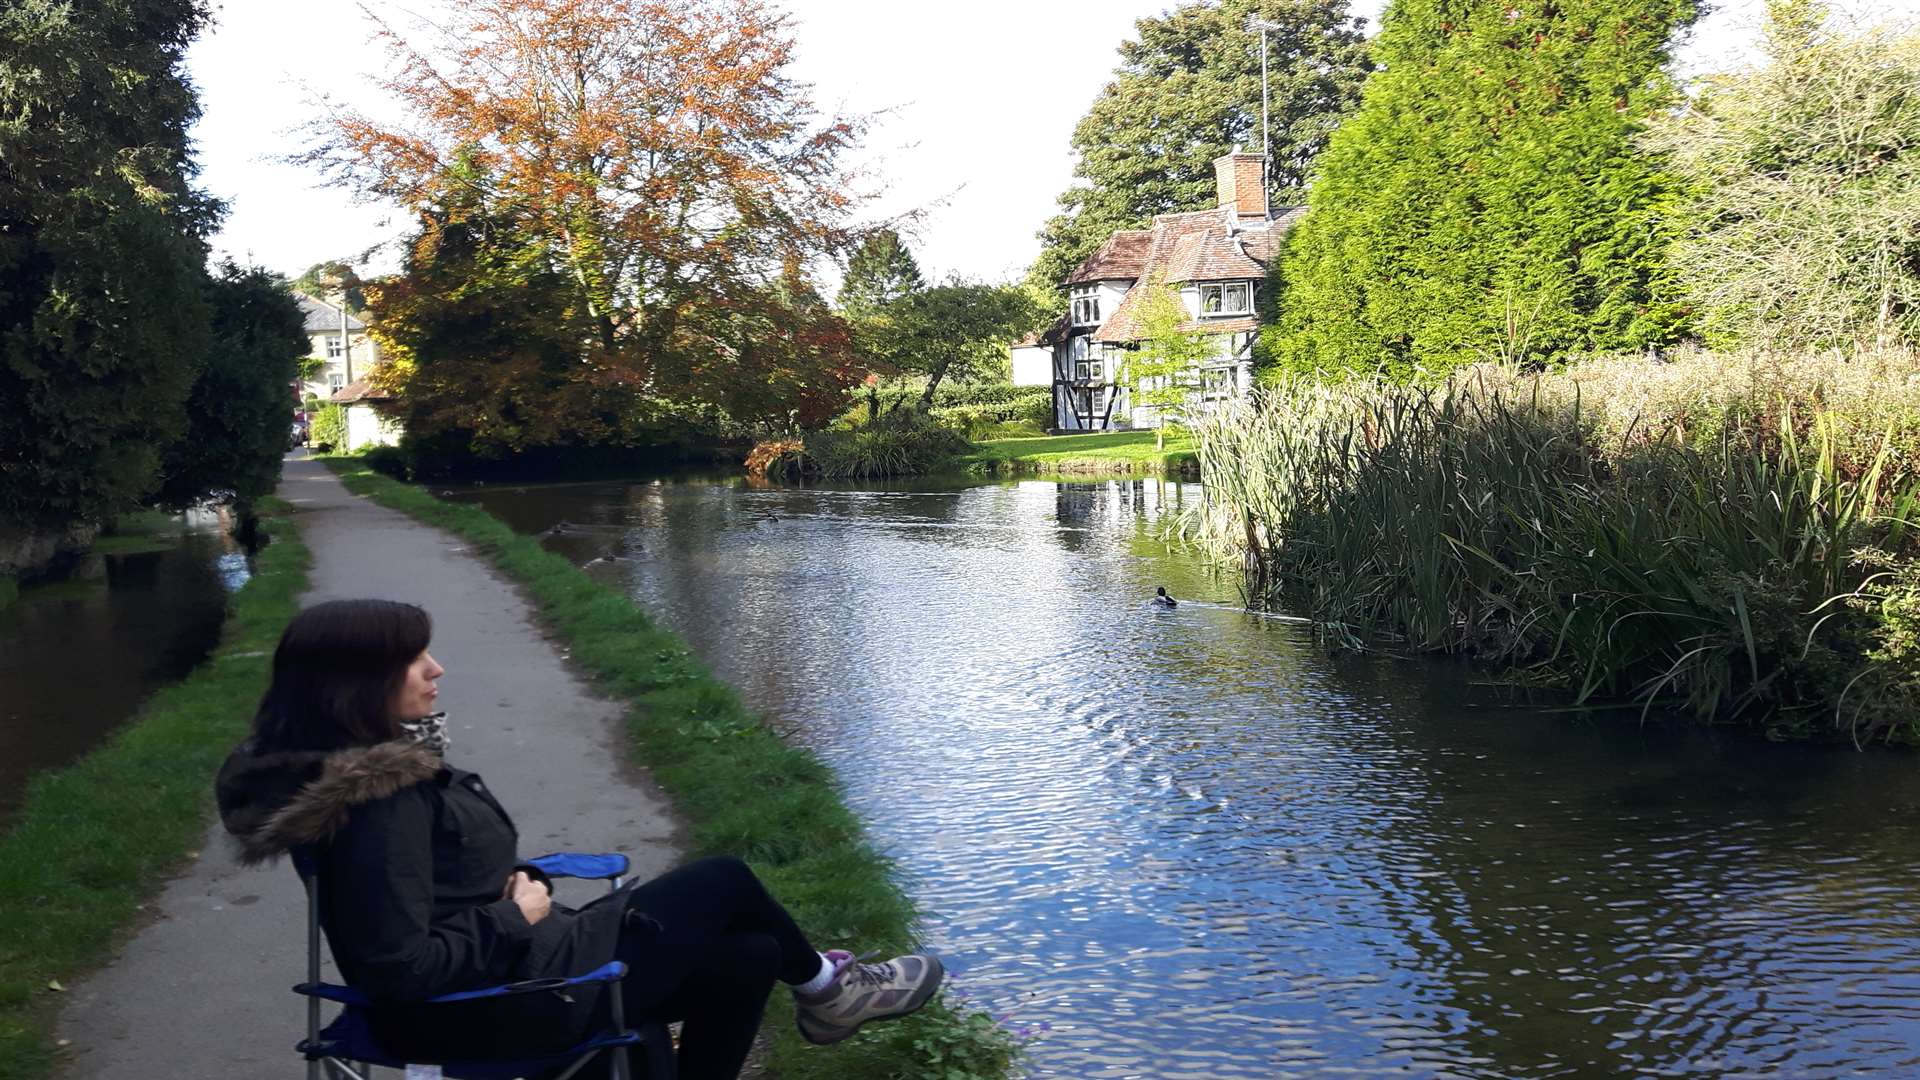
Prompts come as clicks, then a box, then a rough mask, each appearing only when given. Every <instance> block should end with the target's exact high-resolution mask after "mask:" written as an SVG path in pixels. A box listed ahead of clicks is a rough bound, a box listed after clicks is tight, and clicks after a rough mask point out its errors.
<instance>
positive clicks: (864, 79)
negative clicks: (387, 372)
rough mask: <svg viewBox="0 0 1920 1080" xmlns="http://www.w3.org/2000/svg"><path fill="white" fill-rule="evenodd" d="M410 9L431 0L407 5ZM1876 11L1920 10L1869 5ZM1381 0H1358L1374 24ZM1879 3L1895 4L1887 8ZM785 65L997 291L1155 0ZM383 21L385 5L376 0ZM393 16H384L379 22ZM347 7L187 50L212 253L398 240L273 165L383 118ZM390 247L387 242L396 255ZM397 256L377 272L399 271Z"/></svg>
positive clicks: (819, 41) (934, 248) (906, 9)
mask: <svg viewBox="0 0 1920 1080" xmlns="http://www.w3.org/2000/svg"><path fill="white" fill-rule="evenodd" d="M416 2H417V3H420V4H422V6H421V7H416V8H415V10H428V9H430V6H431V3H432V0H416ZM1865 2H1874V3H1875V4H1876V5H1877V6H1876V10H1879V11H1887V10H1895V11H1898V10H1900V9H1913V8H1915V7H1916V6H1920V0H1865ZM1384 3H1385V0H1357V2H1356V3H1355V5H1354V10H1355V13H1356V14H1359V15H1362V16H1365V17H1366V18H1367V19H1368V25H1369V29H1370V30H1371V29H1372V27H1373V25H1374V22H1375V20H1377V18H1378V15H1379V11H1380V9H1381V7H1382V6H1384ZM1760 5H1761V0H1726V2H1725V3H1723V4H1721V5H1719V8H1718V10H1716V11H1714V12H1713V13H1712V14H1710V15H1709V16H1708V17H1707V18H1706V19H1705V20H1703V21H1702V23H1701V24H1700V26H1699V27H1697V28H1696V30H1695V32H1694V34H1693V40H1692V41H1691V42H1690V43H1689V44H1688V45H1687V46H1686V48H1685V49H1683V51H1682V53H1681V62H1682V65H1683V68H1684V69H1686V70H1689V71H1699V70H1715V69H1719V68H1721V67H1723V66H1725V65H1726V64H1729V63H1731V62H1734V61H1737V60H1738V59H1739V58H1740V57H1741V56H1742V55H1743V54H1744V51H1745V50H1747V49H1749V48H1750V47H1751V44H1752V42H1753V41H1754V39H1755V35H1756V30H1757V25H1758V12H1759V10H1760ZM1888 5H1893V7H1892V8H1889V6H1888ZM782 6H783V7H784V8H785V10H787V11H789V12H790V13H791V14H792V16H793V19H794V31H795V34H796V37H797V40H798V49H797V52H798V59H797V61H796V68H795V73H796V74H797V75H798V77H800V78H801V79H803V80H805V81H807V82H810V83H812V84H813V86H814V99H815V101H816V102H817V103H818V104H819V105H820V106H821V108H823V109H826V110H843V111H848V112H854V113H884V115H883V116H882V118H881V119H880V122H879V123H878V124H877V126H876V127H875V129H874V131H873V133H872V135H871V137H870V138H869V139H868V142H867V147H866V149H865V150H864V151H863V152H862V155H861V161H862V163H863V164H864V165H866V166H867V167H868V168H869V169H870V170H871V171H872V172H873V173H874V174H875V175H876V176H877V177H879V178H881V179H882V180H883V181H884V183H885V186H886V189H887V193H886V195H885V196H884V197H883V198H882V199H881V200H880V201H879V202H878V203H877V204H876V205H875V206H874V207H873V211H874V212H875V213H876V214H879V215H892V214H895V213H899V212H901V211H904V210H908V209H911V208H916V207H920V208H928V213H927V214H926V216H925V217H924V219H923V222H922V224H921V225H920V226H919V228H918V231H917V234H916V235H915V236H913V237H912V245H913V247H914V249H915V251H916V253H917V254H918V255H919V258H920V262H921V265H922V267H923V268H924V269H925V270H927V271H928V272H929V276H939V275H944V274H946V273H949V272H957V273H962V274H966V275H969V276H972V277H983V278H989V279H1002V278H1011V277H1014V276H1017V275H1019V274H1020V273H1021V272H1023V271H1024V269H1025V268H1026V266H1027V264H1028V263H1029V262H1030V261H1032V259H1033V256H1034V254H1035V252H1036V251H1037V250H1038V247H1039V245H1038V242H1037V241H1036V240H1035V239H1034V233H1035V231H1036V230H1037V229H1039V227H1040V225H1041V223H1042V222H1043V221H1045V220H1046V218H1047V217H1048V216H1049V215H1050V214H1052V213H1053V210H1054V198H1055V196H1057V195H1058V194H1059V193H1060V191H1061V190H1062V189H1063V188H1064V187H1065V186H1066V185H1067V182H1068V180H1069V179H1070V178H1071V174H1072V171H1073V158H1072V155H1071V154H1070V153H1069V150H1068V145H1067V140H1068V138H1069V136H1070V135H1071V134H1072V131H1073V126H1074V124H1075V122H1077V121H1078V120H1079V118H1080V116H1081V115H1082V114H1083V113H1084V112H1085V111H1086V109H1087V106H1088V105H1089V104H1090V103H1091V102H1092V101H1093V99H1094V97H1095V95H1097V94H1098V93H1099V91H1100V88H1101V86H1102V85H1104V84H1105V82H1106V80H1107V78H1108V76H1109V75H1110V73H1111V72H1112V69H1113V66H1114V63H1115V60H1116V55H1115V49H1116V48H1117V47H1118V45H1119V44H1120V42H1121V41H1123V40H1125V39H1127V38H1129V37H1131V36H1132V32H1133V23H1134V21H1135V20H1136V19H1139V18H1141V17H1143V16H1147V15H1153V14H1158V13H1159V12H1161V11H1163V10H1166V9H1167V8H1168V7H1169V6H1170V5H1169V3H1167V2H1166V0H969V2H967V3H959V4H946V3H931V4H905V3H900V2H898V0H888V2H884V3H882V2H873V0H787V2H786V3H785V4H783V5H782ZM381 10H382V11H385V12H388V13H393V12H395V11H396V8H394V7H392V6H388V5H386V4H382V5H381ZM390 17H392V15H391V14H390ZM370 33H371V24H370V23H369V22H368V21H367V20H366V19H365V18H364V16H362V14H361V12H360V8H359V5H358V4H357V3H353V2H349V0H306V2H304V3H301V4H298V5H293V4H287V3H285V2H284V0H225V2H224V3H222V4H221V5H220V6H219V8H218V11H217V15H216V22H215V24H214V27H213V29H212V30H211V31H210V32H209V33H207V34H206V35H205V36H203V37H202V38H201V40H200V41H199V42H197V43H196V44H195V45H194V47H193V49H192V51H191V52H190V53H189V54H188V67H189V69H190V73H191V75H192V78H193V80H194V82H195V83H196V84H197V85H198V87H199V88H200V93H201V105H202V108H203V110H204V115H203V117H202V119H201V121H200V124H199V125H198V127H197V128H196V129H195V132H194V134H195V138H196V139H197V142H198V147H199V155H200V162H201V165H202V170H203V171H202V174H201V182H202V183H203V184H204V185H205V186H206V187H207V188H208V189H209V190H211V191H212V192H213V194H215V195H216V196H218V197H220V198H222V199H225V200H227V202H228V204H229V213H228V216H227V219H226V224H225V228H223V229H222V230H221V231H220V233H219V234H218V235H217V236H215V238H214V246H215V250H216V252H217V253H221V254H231V255H233V256H234V257H236V258H238V259H240V260H242V261H246V262H255V263H258V264H260V265H263V266H266V267H269V268H271V269H274V270H279V271H282V272H285V273H288V274H297V273H299V272H300V271H301V270H303V269H305V268H306V267H307V266H309V265H311V264H313V263H316V262H320V261H322V260H325V259H331V258H338V257H342V256H346V255H349V254H351V253H354V252H358V251H361V250H363V249H365V248H368V247H370V246H372V245H374V244H377V243H380V242H381V241H385V240H391V239H392V238H394V237H396V236H398V235H400V233H401V232H402V231H403V229H404V225H405V222H404V221H403V220H402V219H401V218H400V217H399V216H398V215H397V214H395V213H394V211H393V210H391V209H390V208H382V207H373V206H364V205H355V204H354V202H353V201H352V199H351V198H350V197H349V196H348V195H347V194H346V193H345V192H342V191H338V190H333V189H328V188H322V187H316V186H315V183H314V177H313V175H312V174H311V173H310V172H309V171H307V170H305V169H302V168H300V167H296V166H293V165H287V164H283V163H281V162H280V161H278V160H277V159H278V157H280V156H281V155H285V154H288V153H290V152H293V151H295V150H298V149H299V148H301V146H302V145H303V137H302V136H301V134H300V133H299V131H298V130H297V129H298V126H299V125H300V124H301V123H302V122H303V121H304V120H305V119H306V118H308V117H311V116H312V115H314V111H313V109H312V108H311V107H310V105H309V104H308V103H309V102H310V101H312V100H313V99H314V98H315V96H316V95H318V94H323V93H324V94H327V95H331V96H334V97H337V98H341V99H344V100H347V101H350V102H355V103H357V104H359V105H361V106H362V107H365V108H368V109H371V110H376V111H383V110H384V109H389V108H390V106H384V105H383V103H382V102H380V101H379V99H378V97H377V95H375V94H373V93H372V92H371V90H370V87H369V86H368V82H369V79H370V78H371V77H373V76H374V75H377V74H378V73H379V72H380V71H382V70H383V69H384V65H385V56H384V55H383V54H382V53H381V52H380V51H379V49H378V48H377V47H376V46H375V45H374V44H373V43H372V42H371V41H370V40H369V36H370ZM390 249H391V245H389V251H390ZM393 264H394V258H393V256H392V255H391V254H387V255H384V256H382V257H379V258H377V259H376V260H375V261H374V263H373V266H372V269H374V270H376V271H377V270H387V269H391V268H392V266H393Z"/></svg>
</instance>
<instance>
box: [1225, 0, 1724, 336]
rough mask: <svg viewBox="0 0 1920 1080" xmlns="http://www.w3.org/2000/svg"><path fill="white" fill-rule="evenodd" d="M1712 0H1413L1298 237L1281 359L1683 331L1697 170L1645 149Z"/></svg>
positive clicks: (1388, 39) (1324, 166)
mask: <svg viewBox="0 0 1920 1080" xmlns="http://www.w3.org/2000/svg"><path fill="white" fill-rule="evenodd" d="M1694 12H1695V2H1694V0H1501V2H1499V3H1494V2H1490V0H1395V2H1394V3H1393V4H1392V5H1391V6H1390V7H1389V8H1388V9H1387V12H1386V15H1385V18H1384V20H1383V24H1382V29H1381V32H1380V36H1379V37H1378V39H1376V41H1375V42H1374V56H1375V58H1376V59H1377V60H1378V61H1379V62H1380V64H1381V66H1382V69H1383V70H1381V71H1380V72H1379V73H1378V74H1376V75H1374V76H1373V78H1372V79H1371V81H1369V82H1368V84H1367V87H1366V92H1365V95H1364V100H1363V102H1362V104H1361V106H1360V110H1359V112H1357V113H1356V114H1355V115H1354V117H1353V119H1352V120H1350V121H1349V122H1348V123H1346V124H1345V125H1343V126H1342V127H1341V128H1340V130H1339V131H1338V132H1336V133H1335V135H1334V137H1333V139H1332V141H1331V142H1330V144H1329V145H1328V148H1327V151H1326V153H1325V154H1324V155H1323V156H1322V157H1321V159H1320V165H1319V171H1318V173H1317V178H1316V180H1315V182H1314V185H1313V189H1312V192H1311V194H1310V195H1309V198H1308V207H1309V210H1308V214H1307V217H1306V219H1305V220H1304V221H1303V222H1302V223H1301V224H1300V225H1299V226H1298V227H1297V228H1296V229H1295V230H1294V232H1293V233H1292V235H1291V236H1290V237H1289V241H1288V244H1287V250H1286V252H1285V254H1284V256H1283V260H1282V262H1283V268H1282V277H1283V281H1284V294H1283V295H1282V296H1281V297H1280V298H1279V303H1280V312H1279V322H1278V324H1277V326H1276V327H1275V328H1273V329H1272V330H1271V331H1270V332H1269V333H1267V334H1266V335H1264V339H1263V342H1262V354H1263V359H1266V360H1268V361H1274V360H1277V361H1279V362H1281V363H1283V364H1285V365H1286V366H1288V367H1292V368H1299V369H1309V370H1314V369H1319V370H1330V369H1359V370H1375V369H1387V370H1392V371H1398V372H1407V371H1411V370H1413V369H1415V368H1422V369H1429V370H1432V369H1445V368H1448V367H1451V366H1453V365H1456V364H1460V363H1463V362H1468V361H1473V360H1479V359H1485V358H1489V357H1504V358H1507V359H1512V360H1526V361H1537V360H1541V359H1550V358H1554V357H1559V356H1564V355H1566V354H1568V353H1572V352H1577V351H1583V350H1601V349H1635V348H1641V347H1645V346H1648V345H1652V344H1656V343H1660V342H1666V341H1671V340H1673V339H1674V338H1675V337H1677V336H1678V335H1679V334H1680V333H1681V331H1682V323H1683V311H1682V309H1681V308H1680V307H1679V305H1678V304H1677V303H1676V301H1675V298H1674V293H1675V291H1676V289H1675V286H1674V284H1673V282H1672V281H1671V279H1670V275H1669V272H1668V271H1667V269H1666V264H1665V259H1666V244H1667V241H1668V240H1669V238H1670V235H1671V231H1672V228H1673V224H1672V216H1671V213H1670V211H1671V209H1672V206H1671V204H1672V203H1673V202H1674V200H1675V198H1676V190H1675V189H1676V184H1675V182H1674V181H1673V180H1672V179H1671V178H1670V177H1669V176H1667V175H1666V174H1664V173H1663V172H1662V171H1661V168H1660V165H1659V163H1658V162H1657V161H1654V160H1651V159H1649V158H1648V157H1647V156H1646V155H1644V154H1641V153H1638V152H1637V151H1636V150H1635V148H1634V146H1633V142H1632V140H1633V137H1634V135H1635V133H1636V132H1637V130H1638V129H1639V127H1640V125H1641V124H1642V122H1643V121H1644V120H1645V119H1646V118H1647V117H1648V116H1649V115H1651V114H1653V113H1654V112H1655V111H1657V110H1659V109H1664V108H1666V107H1668V106H1669V105H1670V104H1671V102H1672V100H1673V98H1672V87H1671V85H1670V84H1669V83H1668V81H1667V80H1666V79H1665V78H1664V76H1663V75H1662V69H1663V67H1664V65H1665V63H1666V61H1667V54H1668V49H1669V43H1670V40H1671V38H1672V35H1673V33H1674V31H1675V30H1676V29H1677V28H1679V27H1681V26H1684V25H1686V24H1687V23H1688V22H1689V21H1690V20H1691V19H1692V18H1693V17H1694Z"/></svg>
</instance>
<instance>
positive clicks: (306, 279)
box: [293, 259, 368, 318]
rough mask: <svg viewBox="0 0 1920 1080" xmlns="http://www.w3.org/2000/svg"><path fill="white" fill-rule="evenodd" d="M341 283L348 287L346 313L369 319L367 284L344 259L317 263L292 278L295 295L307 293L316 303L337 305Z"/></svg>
mask: <svg viewBox="0 0 1920 1080" xmlns="http://www.w3.org/2000/svg"><path fill="white" fill-rule="evenodd" d="M342 283H344V284H345V286H346V288H345V292H346V297H347V311H348V312H349V313H351V314H352V315H353V316H354V317H355V318H364V317H366V315H367V314H368V309H367V291H366V286H367V283H366V282H365V281H363V280H362V279H361V277H360V274H359V272H358V271H356V270H355V269H354V268H353V263H351V262H348V261H347V260H345V259H328V260H327V261H326V262H317V263H314V264H313V265H312V266H309V267H307V268H306V269H305V270H304V271H301V273H300V276H299V277H297V278H294V279H293V288H294V291H295V292H303V293H306V294H307V295H308V296H311V297H313V298H314V299H316V300H325V301H326V302H328V303H330V304H337V303H338V302H339V295H340V293H341V291H342V289H341V285H342Z"/></svg>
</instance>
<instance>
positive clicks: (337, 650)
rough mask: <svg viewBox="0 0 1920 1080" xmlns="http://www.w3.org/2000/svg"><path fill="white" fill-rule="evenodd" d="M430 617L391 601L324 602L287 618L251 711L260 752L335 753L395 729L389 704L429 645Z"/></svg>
mask: <svg viewBox="0 0 1920 1080" xmlns="http://www.w3.org/2000/svg"><path fill="white" fill-rule="evenodd" d="M432 638H433V620H432V618H430V617H429V616H428V615H427V613H426V611H425V610H423V609H421V608H418V607H415V606H414V605H412V604H402V603H398V602H395V601H392V600H329V601H327V602H326V603H324V604H315V605H313V606H312V607H310V608H307V609H306V610H305V611H302V612H301V613H300V614H298V615H295V616H294V617H293V621H292V622H290V623H288V624H287V629H286V631H285V632H284V633H282V634H281V635H280V645H279V647H277V648H275V649H274V650H273V682H272V683H271V684H269V685H268V687H267V693H266V696H265V697H262V698H261V699H260V709H259V711H258V712H256V713H254V715H253V733H254V738H255V739H256V740H258V742H259V743H260V746H261V748H262V749H265V750H338V749H341V748H342V747H348V746H365V745H369V744H372V743H378V742H385V741H387V740H388V739H391V738H394V737H396V736H397V735H399V734H400V732H399V729H398V728H397V726H396V725H395V724H394V721H393V718H392V717H391V716H389V715H387V701H388V699H390V698H391V697H392V696H393V692H394V690H395V689H396V688H398V687H399V685H400V683H401V680H403V679H404V678H405V677H406V673H407V666H408V665H410V664H412V663H413V660H414V658H415V657H417V656H419V655H420V654H421V653H423V652H425V651H426V650H427V643H428V642H429V641H430V640H432Z"/></svg>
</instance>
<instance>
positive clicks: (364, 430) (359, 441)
mask: <svg viewBox="0 0 1920 1080" xmlns="http://www.w3.org/2000/svg"><path fill="white" fill-rule="evenodd" d="M399 442H400V425H398V424H396V423H394V422H393V421H391V420H388V419H387V418H386V417H384V416H381V415H380V414H379V413H378V412H375V411H374V408H373V406H371V405H349V406H347V449H348V450H349V451H353V450H359V449H361V448H362V447H367V446H394V445H396V444H398V443H399Z"/></svg>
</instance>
